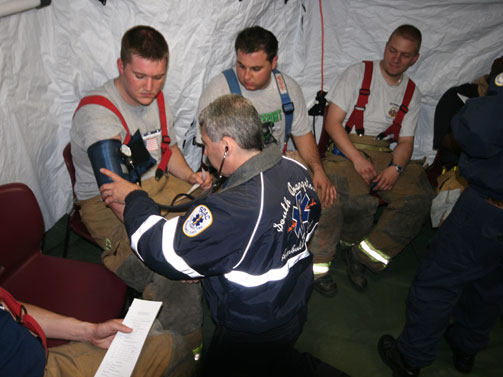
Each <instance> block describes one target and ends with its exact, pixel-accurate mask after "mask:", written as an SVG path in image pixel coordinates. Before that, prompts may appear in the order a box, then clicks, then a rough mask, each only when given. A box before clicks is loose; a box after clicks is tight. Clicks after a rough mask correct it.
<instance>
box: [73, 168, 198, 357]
mask: <svg viewBox="0 0 503 377" xmlns="http://www.w3.org/2000/svg"><path fill="white" fill-rule="evenodd" d="M142 189H143V190H145V191H146V192H147V193H149V195H150V196H151V197H152V198H153V199H154V200H155V201H156V202H158V203H162V204H171V201H172V200H173V198H174V197H175V195H177V194H178V193H185V192H187V191H188V190H189V189H190V185H189V184H188V183H185V182H183V181H181V180H179V179H177V178H176V177H174V176H169V177H168V178H166V177H163V178H162V179H161V180H159V181H156V180H155V179H154V178H151V179H148V180H146V181H144V182H142ZM79 205H80V207H81V208H80V214H81V217H82V221H83V222H84V224H85V226H86V227H87V229H88V231H89V233H90V234H91V236H92V237H93V238H94V239H95V240H96V242H97V243H98V244H99V245H100V247H102V248H103V253H102V255H101V258H102V260H103V263H104V264H105V266H107V267H108V268H109V269H110V270H111V271H112V272H114V273H115V274H117V276H119V278H121V279H122V280H123V281H124V282H125V283H126V284H127V285H128V286H130V287H132V288H134V289H135V290H137V291H138V292H143V298H145V299H148V300H156V301H162V302H163V305H162V307H161V310H160V313H159V316H158V319H159V321H160V322H161V324H162V325H163V328H164V329H166V330H168V329H169V330H173V331H176V332H178V333H180V334H182V335H184V336H185V337H186V338H187V339H188V341H189V343H190V345H191V346H192V348H193V349H195V348H196V347H198V346H199V345H200V344H201V343H202V330H201V328H202V320H203V309H202V288H201V284H200V283H197V284H196V283H193V284H189V283H182V282H180V281H176V280H170V279H168V278H166V277H164V276H161V275H159V274H156V273H154V272H153V271H152V270H150V269H149V268H148V267H146V266H145V265H144V264H143V263H142V262H141V260H140V259H139V258H138V257H137V256H136V255H135V254H134V253H133V251H132V250H131V246H130V243H129V238H128V235H127V232H126V228H125V226H124V224H123V223H122V222H121V221H120V220H119V219H118V218H117V216H115V214H114V213H113V211H112V210H111V209H110V208H108V207H106V206H105V205H104V204H103V202H102V200H101V197H100V196H96V197H94V198H91V199H88V200H81V201H79ZM178 215H181V213H171V214H168V215H167V216H166V218H168V219H169V218H172V217H175V216H178Z"/></svg>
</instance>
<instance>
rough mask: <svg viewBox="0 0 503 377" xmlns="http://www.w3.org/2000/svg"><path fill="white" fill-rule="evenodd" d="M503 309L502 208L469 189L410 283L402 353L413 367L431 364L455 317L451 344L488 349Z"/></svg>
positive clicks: (471, 350) (473, 350)
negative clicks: (492, 332)
mask: <svg viewBox="0 0 503 377" xmlns="http://www.w3.org/2000/svg"><path fill="white" fill-rule="evenodd" d="M502 307H503V209H500V208H498V207H496V206H494V205H492V204H490V203H489V202H488V201H487V200H485V199H483V198H482V197H480V196H479V195H478V194H477V193H476V192H475V191H474V190H473V189H471V188H467V189H466V190H465V191H464V192H463V193H462V194H461V196H460V198H459V199H458V201H457V202H456V205H455V206H454V208H453V210H452V212H451V214H450V215H449V216H448V217H447V219H446V220H445V221H444V223H443V224H442V226H441V227H440V229H439V231H438V233H437V235H436V237H435V238H434V240H433V241H432V243H431V249H430V252H429V254H428V255H427V256H426V257H425V258H424V260H423V261H422V263H421V265H420V267H419V270H418V272H417V275H416V277H415V279H414V281H413V283H412V286H411V288H410V292H409V297H408V299H407V322H406V324H405V327H404V329H403V331H402V333H401V335H400V337H399V338H398V348H399V350H400V352H401V353H402V354H403V355H404V357H405V358H406V359H407V361H409V363H410V364H411V365H413V366H415V367H423V366H427V365H430V364H431V363H432V362H433V360H434V359H435V357H436V354H437V349H438V343H439V341H440V338H441V337H442V335H443V334H444V332H445V330H446V328H447V326H448V324H449V319H450V317H451V315H452V317H453V326H452V328H451V329H450V331H449V338H450V340H451V341H452V342H453V343H454V344H455V345H456V347H457V348H459V349H460V350H461V351H463V352H465V353H468V354H475V353H477V352H478V351H480V350H482V349H483V348H485V347H486V346H487V344H488V342H489V333H490V330H491V328H492V327H493V325H494V324H495V322H496V321H497V319H498V317H499V316H500V315H501V313H502Z"/></svg>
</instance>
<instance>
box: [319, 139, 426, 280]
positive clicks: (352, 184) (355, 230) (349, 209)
mask: <svg viewBox="0 0 503 377" xmlns="http://www.w3.org/2000/svg"><path fill="white" fill-rule="evenodd" d="M352 140H353V142H355V141H354V140H355V139H354V138H352ZM356 141H358V149H360V150H361V152H362V153H363V154H364V155H365V156H366V158H367V159H368V160H369V161H371V162H372V164H373V165H374V167H375V169H376V171H377V173H378V174H379V173H380V172H381V171H383V170H384V169H386V168H387V167H388V166H389V165H390V163H391V162H392V158H393V156H392V153H390V152H389V151H388V152H386V151H385V150H386V149H387V145H388V144H387V143H386V142H383V141H378V140H374V139H373V138H372V137H365V136H364V137H357V139H356ZM355 144H356V143H355ZM379 149H381V150H379ZM323 164H324V167H325V171H326V172H327V174H328V176H329V177H330V179H331V180H332V183H333V184H334V186H335V187H336V189H337V196H338V200H339V201H340V206H341V213H342V232H341V234H340V236H339V239H337V240H335V241H336V244H337V243H338V242H339V240H340V239H342V240H343V241H345V242H347V243H350V244H358V243H360V242H361V241H362V240H363V239H365V241H366V242H367V243H368V244H369V245H371V247H372V249H373V251H374V252H376V253H377V254H378V255H379V256H380V258H379V259H377V260H376V259H375V258H374V257H373V256H372V254H366V253H364V252H361V255H360V257H361V258H363V259H367V260H368V263H367V264H368V265H372V266H375V270H376V271H378V270H382V269H384V268H385V267H386V264H387V262H389V260H391V259H392V258H393V257H394V256H396V255H397V254H398V253H400V252H401V251H402V250H403V249H404V248H405V246H406V245H407V244H408V243H409V242H410V241H411V240H412V239H413V238H414V237H415V236H416V235H417V234H418V233H419V231H420V229H421V226H422V224H423V222H424V220H425V218H426V217H427V215H428V213H429V211H430V207H431V200H432V198H433V196H434V191H433V189H432V187H431V185H430V183H429V181H428V179H427V177H426V173H425V171H424V169H423V167H422V165H421V164H419V163H415V162H409V164H407V166H406V167H405V169H404V171H403V173H402V174H401V175H400V177H399V178H398V180H397V181H396V182H395V184H394V185H393V188H392V189H391V190H389V191H376V193H377V194H378V195H379V197H381V198H382V199H383V200H384V201H385V202H386V203H387V205H386V206H385V207H384V209H383V212H382V214H381V216H380V217H379V219H378V221H377V223H375V215H376V212H377V208H378V206H379V198H377V197H375V196H373V195H371V187H370V186H369V185H367V184H366V183H365V181H364V180H363V179H362V177H361V176H360V175H359V174H358V173H357V172H356V170H355V169H354V167H353V163H352V162H351V161H350V160H348V159H347V158H345V157H343V156H340V155H334V154H328V155H327V156H326V158H325V159H324V160H323ZM320 224H321V221H320ZM322 225H324V224H322ZM336 227H339V222H338V221H334V224H333V225H332V231H333V233H334V234H336V235H337V234H338V233H339V232H338V231H337V230H336V229H335V228H336ZM329 229H330V226H329V225H327V226H326V230H323V226H321V227H320V229H318V230H317V233H318V232H319V231H320V230H321V231H322V232H320V233H318V234H317V235H316V236H318V237H320V236H321V237H322V234H323V233H328V232H329ZM335 246H336V245H331V246H330V247H329V248H328V249H325V250H324V251H323V252H321V251H319V250H318V249H317V248H311V250H312V252H313V254H314V260H315V261H317V260H320V255H321V256H322V257H323V258H327V257H328V256H329V254H330V253H331V257H333V255H334V253H335ZM379 260H385V261H386V263H382V262H380V261H379Z"/></svg>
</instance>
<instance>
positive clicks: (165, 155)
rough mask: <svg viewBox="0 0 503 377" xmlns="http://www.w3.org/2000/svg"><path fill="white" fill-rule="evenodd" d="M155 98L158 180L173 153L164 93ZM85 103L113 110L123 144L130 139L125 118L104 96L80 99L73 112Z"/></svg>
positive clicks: (156, 173)
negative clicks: (158, 125)
mask: <svg viewBox="0 0 503 377" xmlns="http://www.w3.org/2000/svg"><path fill="white" fill-rule="evenodd" d="M156 99H157V106H158V107H159V118H160V121H161V151H162V157H161V162H159V165H158V167H157V170H156V172H155V178H156V179H157V180H159V179H160V178H161V177H162V175H163V174H164V172H165V171H166V168H167V166H168V162H169V159H170V157H171V154H172V153H173V152H172V151H171V149H170V147H169V144H170V143H171V138H170V137H169V136H168V123H167V120H166V107H165V103H164V95H163V94H162V91H161V92H159V94H158V95H157V97H156ZM86 105H100V106H103V107H106V108H107V109H108V110H110V111H111V112H113V113H114V114H115V115H116V116H117V117H118V118H119V119H120V121H121V123H122V126H123V127H124V129H125V130H126V138H125V139H124V144H127V143H129V140H131V133H130V132H129V128H128V126H127V123H126V120H125V119H124V117H123V116H122V114H121V113H120V111H119V109H117V107H116V106H115V105H114V104H113V103H112V102H111V101H110V100H109V99H108V98H106V97H103V96H99V95H93V96H87V97H84V98H82V99H81V100H80V103H79V105H78V106H77V109H76V110H75V113H74V114H73V116H75V114H76V113H77V111H79V110H80V108H81V107H83V106H86Z"/></svg>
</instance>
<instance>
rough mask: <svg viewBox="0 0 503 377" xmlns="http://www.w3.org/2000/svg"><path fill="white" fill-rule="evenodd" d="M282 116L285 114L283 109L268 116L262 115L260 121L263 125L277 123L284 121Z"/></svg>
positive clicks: (267, 114)
mask: <svg viewBox="0 0 503 377" xmlns="http://www.w3.org/2000/svg"><path fill="white" fill-rule="evenodd" d="M282 114H283V112H282V111H281V109H279V110H275V111H273V112H270V113H266V114H260V120H261V121H262V124H264V123H277V122H279V121H280V120H282V119H283V116H282Z"/></svg>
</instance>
